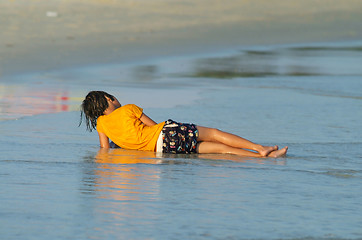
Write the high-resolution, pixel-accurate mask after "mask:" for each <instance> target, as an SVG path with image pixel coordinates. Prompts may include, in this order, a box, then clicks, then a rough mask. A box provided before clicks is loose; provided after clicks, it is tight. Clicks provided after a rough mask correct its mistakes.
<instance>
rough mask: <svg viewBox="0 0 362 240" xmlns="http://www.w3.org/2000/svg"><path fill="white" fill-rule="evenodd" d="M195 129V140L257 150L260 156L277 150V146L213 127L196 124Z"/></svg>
mask: <svg viewBox="0 0 362 240" xmlns="http://www.w3.org/2000/svg"><path fill="white" fill-rule="evenodd" d="M197 129H198V131H199V137H198V139H197V140H198V141H200V142H214V143H222V144H223V145H226V146H229V147H232V148H244V149H250V150H254V151H257V152H258V153H259V154H258V155H259V156H261V157H265V156H268V154H269V153H271V152H272V151H276V150H278V146H262V145H259V144H255V143H253V142H251V141H249V140H247V139H244V138H242V137H239V136H237V135H234V134H231V133H227V132H223V131H220V130H218V129H215V128H208V127H201V126H197ZM244 151H245V150H244Z"/></svg>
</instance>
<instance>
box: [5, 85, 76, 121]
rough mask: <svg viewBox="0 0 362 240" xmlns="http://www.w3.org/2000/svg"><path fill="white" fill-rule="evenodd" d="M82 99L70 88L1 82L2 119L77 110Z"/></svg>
mask: <svg viewBox="0 0 362 240" xmlns="http://www.w3.org/2000/svg"><path fill="white" fill-rule="evenodd" d="M79 103H80V99H79V98H76V97H74V94H73V93H72V92H71V91H69V90H68V88H62V87H58V88H54V87H45V86H41V85H37V84H32V85H30V84H29V85H27V84H24V85H9V84H0V116H1V117H0V120H9V119H16V118H19V117H23V116H31V115H36V114H44V113H56V112H63V111H73V110H77V109H78V107H79Z"/></svg>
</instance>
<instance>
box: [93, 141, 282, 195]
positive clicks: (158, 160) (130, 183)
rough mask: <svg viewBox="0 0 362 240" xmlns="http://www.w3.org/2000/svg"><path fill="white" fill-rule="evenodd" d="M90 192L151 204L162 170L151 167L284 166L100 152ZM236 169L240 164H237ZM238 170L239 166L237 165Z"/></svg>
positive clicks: (236, 159) (238, 159) (245, 160)
mask: <svg viewBox="0 0 362 240" xmlns="http://www.w3.org/2000/svg"><path fill="white" fill-rule="evenodd" d="M94 161H95V163H96V168H95V169H94V171H93V173H92V175H93V176H94V179H93V180H92V182H93V183H92V184H91V185H92V189H91V191H93V192H95V193H97V196H98V198H103V199H112V200H116V201H152V200H155V199H157V198H158V197H159V192H160V184H159V182H160V180H161V178H162V169H163V168H160V167H157V166H155V165H160V164H164V165H192V164H196V165H200V164H201V165H203V164H206V165H208V166H216V165H217V166H225V165H226V166H227V165H228V163H227V162H225V161H232V162H238V163H245V164H248V166H249V167H250V164H257V165H271V164H272V165H285V164H286V161H285V160H284V159H268V158H265V159H260V158H246V157H240V156H235V155H228V154H161V155H160V154H158V153H154V152H145V151H133V150H124V149H119V148H118V149H100V150H99V151H98V153H97V155H96V156H95V157H94ZM239 166H240V165H239ZM241 167H242V165H241Z"/></svg>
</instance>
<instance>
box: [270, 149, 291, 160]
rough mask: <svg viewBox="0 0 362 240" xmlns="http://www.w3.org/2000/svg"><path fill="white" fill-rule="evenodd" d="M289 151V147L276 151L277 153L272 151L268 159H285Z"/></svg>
mask: <svg viewBox="0 0 362 240" xmlns="http://www.w3.org/2000/svg"><path fill="white" fill-rule="evenodd" d="M287 151H288V147H284V148H282V149H280V150H275V151H272V152H271V153H270V154H269V155H268V157H272V158H277V157H283V156H285V154H287Z"/></svg>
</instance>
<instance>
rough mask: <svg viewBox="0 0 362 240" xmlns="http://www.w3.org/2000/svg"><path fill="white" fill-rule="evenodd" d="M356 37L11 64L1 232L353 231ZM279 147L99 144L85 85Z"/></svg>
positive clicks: (359, 110)
mask: <svg viewBox="0 0 362 240" xmlns="http://www.w3.org/2000/svg"><path fill="white" fill-rule="evenodd" d="M361 63H362V42H347V43H346V42H343V43H323V44H322V43H318V44H317V43H315V44H312V43H311V44H304V45H288V46H286V45H284V46H268V47H262V46H259V47H250V48H240V49H231V50H230V51H224V52H221V53H210V54H208V55H197V56H184V57H178V58H176V57H175V58H167V59H162V58H161V59H155V60H154V61H149V62H137V63H130V64H128V65H124V64H123V65H120V64H114V65H103V66H86V67H83V68H77V69H65V70H62V71H57V72H47V73H31V74H27V75H24V74H23V75H18V76H9V77H7V79H5V81H3V82H2V83H1V88H0V106H1V108H0V112H1V121H0V144H1V153H2V154H1V156H0V189H1V195H0V233H1V238H2V239H362V230H361V226H362V217H361V216H362V214H361V213H362V205H361V202H362V163H361V161H362V150H361V149H362V139H361V136H362V128H361V120H360V119H362V79H361V77H362V68H361ZM92 89H104V90H106V91H109V92H111V93H112V94H114V95H115V96H117V97H118V98H119V99H120V100H121V102H122V103H136V104H139V105H140V106H142V107H144V111H145V112H146V113H147V114H148V115H149V116H150V117H152V118H153V119H154V120H156V121H158V122H159V121H163V120H166V119H168V118H172V119H175V120H177V121H183V122H193V123H195V124H198V125H203V126H210V127H216V128H220V129H222V130H225V131H229V132H233V133H235V134H238V135H241V136H243V137H245V138H248V139H250V140H252V141H255V142H258V143H262V144H278V145H280V146H285V145H287V146H289V152H288V155H287V157H285V158H278V159H268V158H263V159H258V158H243V157H239V156H232V155H221V154H205V155H197V154H196V155H168V154H156V153H150V152H139V151H128V150H122V149H113V150H109V151H102V150H100V149H99V147H98V137H97V134H96V133H94V132H93V133H87V132H86V131H85V127H84V126H81V127H78V123H79V112H78V106H79V104H80V101H81V99H82V98H83V96H84V95H85V93H86V92H87V91H88V90H92Z"/></svg>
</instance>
